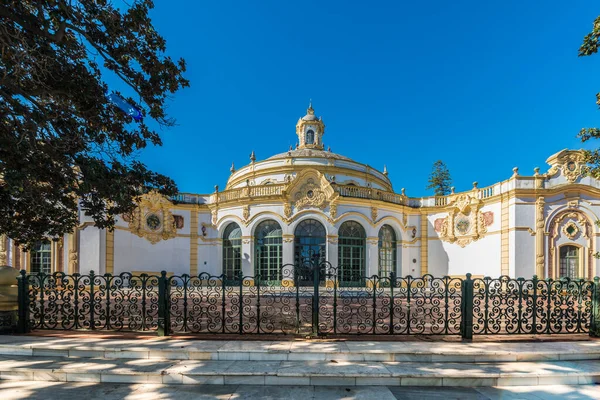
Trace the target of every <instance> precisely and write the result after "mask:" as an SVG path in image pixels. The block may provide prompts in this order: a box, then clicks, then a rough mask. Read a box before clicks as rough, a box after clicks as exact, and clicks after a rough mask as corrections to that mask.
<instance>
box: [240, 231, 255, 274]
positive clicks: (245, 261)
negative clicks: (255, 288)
mask: <svg viewBox="0 0 600 400" xmlns="http://www.w3.org/2000/svg"><path fill="white" fill-rule="evenodd" d="M253 241H254V240H253V238H252V236H242V273H243V275H244V276H254V268H253V265H254V261H253V259H252V245H253V243H252V242H253Z"/></svg>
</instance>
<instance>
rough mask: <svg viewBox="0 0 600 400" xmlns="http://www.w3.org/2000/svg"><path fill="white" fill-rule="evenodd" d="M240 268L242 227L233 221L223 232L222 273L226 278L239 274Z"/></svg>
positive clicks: (232, 277)
mask: <svg viewBox="0 0 600 400" xmlns="http://www.w3.org/2000/svg"><path fill="white" fill-rule="evenodd" d="M241 270H242V229H241V228H240V226H239V225H238V224H236V223H235V222H232V223H230V224H229V225H227V227H225V232H223V274H224V275H225V276H226V277H227V278H228V279H234V278H235V277H237V276H239V273H240V271H241Z"/></svg>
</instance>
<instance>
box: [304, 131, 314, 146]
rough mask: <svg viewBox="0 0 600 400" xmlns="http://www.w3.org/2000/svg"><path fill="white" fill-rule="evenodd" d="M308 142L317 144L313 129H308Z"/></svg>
mask: <svg viewBox="0 0 600 400" xmlns="http://www.w3.org/2000/svg"><path fill="white" fill-rule="evenodd" d="M305 142H306V144H315V132H314V131H313V130H312V129H309V130H307V131H306V140H305Z"/></svg>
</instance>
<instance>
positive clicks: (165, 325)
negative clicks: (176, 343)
mask: <svg viewBox="0 0 600 400" xmlns="http://www.w3.org/2000/svg"><path fill="white" fill-rule="evenodd" d="M167 282H168V279H167V272H166V271H160V277H159V278H158V327H157V332H158V336H169V322H170V317H169V299H168V296H167Z"/></svg>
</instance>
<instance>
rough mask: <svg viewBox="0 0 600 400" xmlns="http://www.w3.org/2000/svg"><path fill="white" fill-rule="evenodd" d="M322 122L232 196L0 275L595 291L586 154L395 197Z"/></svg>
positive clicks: (21, 260)
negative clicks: (523, 284)
mask: <svg viewBox="0 0 600 400" xmlns="http://www.w3.org/2000/svg"><path fill="white" fill-rule="evenodd" d="M324 133H325V124H324V123H323V121H322V120H321V118H317V117H316V116H315V114H314V110H313V108H312V106H311V107H309V108H308V111H307V114H306V115H305V116H304V117H302V118H300V119H299V120H298V123H297V125H296V134H297V135H298V146H297V147H296V149H292V148H290V149H289V150H288V151H287V152H284V153H281V154H276V155H274V156H272V157H269V158H267V159H266V160H263V161H256V160H255V157H254V153H253V154H252V156H251V163H250V164H249V165H246V166H244V167H243V168H240V169H238V170H235V169H234V167H233V166H232V168H231V176H230V177H229V180H228V181H227V185H226V187H225V189H224V190H219V189H218V187H216V188H215V191H214V192H213V193H212V194H204V195H202V194H179V195H177V196H176V197H175V198H173V199H166V198H164V197H162V196H160V195H157V194H156V193H149V194H147V195H146V196H144V198H143V199H142V201H141V202H140V204H139V207H138V208H137V210H136V211H135V212H134V214H133V215H130V216H122V218H120V219H119V220H118V221H117V224H116V226H115V229H114V230H113V231H108V230H102V229H97V228H95V227H94V226H93V223H92V222H91V220H90V219H89V218H88V217H86V216H85V215H84V214H83V213H81V217H80V221H81V224H80V225H79V226H78V228H77V229H76V230H75V232H73V233H72V234H69V235H67V236H65V237H64V238H62V239H61V240H58V241H47V242H42V243H39V245H38V246H37V247H36V249H35V250H34V251H30V252H22V251H20V250H19V248H18V247H16V246H14V245H13V243H12V241H11V240H10V239H6V238H5V239H4V240H0V265H1V264H8V265H11V266H13V267H16V268H26V269H27V270H29V271H33V272H35V271H45V272H54V271H64V272H66V273H74V272H81V273H87V272H89V271H90V270H95V271H96V272H97V273H101V274H103V273H111V274H118V273H121V272H133V273H140V272H158V271H161V270H166V271H168V272H169V273H172V274H184V273H187V274H198V273H200V272H209V273H211V274H215V275H220V274H221V273H225V274H227V275H228V276H232V275H234V274H237V273H239V271H242V273H243V274H244V275H255V274H258V273H260V274H261V276H263V277H264V278H266V279H269V280H275V281H276V280H280V279H281V277H280V274H281V266H282V265H284V264H288V263H294V262H297V261H298V260H299V259H302V258H304V257H307V256H309V255H310V256H311V257H313V258H318V259H321V260H327V261H328V262H330V263H331V265H332V266H333V267H338V266H339V274H340V275H339V278H340V279H342V280H344V279H351V277H352V276H355V275H368V276H370V275H373V274H389V273H390V272H392V271H394V272H395V273H396V274H397V275H400V276H404V275H412V276H422V275H424V274H433V275H435V276H443V275H450V276H462V275H465V274H466V273H467V272H471V273H472V274H473V275H475V276H484V275H485V276H492V277H497V276H500V275H510V276H512V277H515V276H523V277H531V276H532V275H534V274H537V275H538V277H543V278H558V277H562V276H569V277H577V278H591V277H593V276H595V275H597V274H598V273H599V272H598V270H597V268H598V261H597V259H596V258H595V257H594V254H595V253H596V252H597V251H598V244H599V241H598V237H599V236H600V228H599V227H598V225H597V223H596V222H597V221H598V220H599V217H598V216H599V215H600V182H599V181H597V180H595V179H592V178H590V177H588V176H584V175H583V174H582V166H583V165H584V163H583V154H582V153H581V152H580V151H570V150H563V151H560V152H559V153H556V154H555V155H553V156H551V157H550V158H549V159H548V160H547V162H548V164H549V165H550V167H549V169H548V170H547V171H546V172H544V173H541V172H540V171H539V169H537V168H536V170H535V173H534V174H533V176H524V175H520V174H519V171H518V170H517V169H516V168H515V169H514V170H513V174H512V176H511V177H509V178H508V179H507V180H505V181H502V182H499V183H496V184H494V185H492V186H489V187H485V188H479V187H478V186H477V184H476V183H475V184H474V185H473V188H472V189H471V190H469V191H467V192H462V193H452V194H450V195H448V196H443V197H419V198H414V197H407V196H405V194H404V191H403V190H402V191H401V192H400V193H396V192H394V190H393V189H392V183H391V181H390V179H389V178H388V174H387V171H386V170H385V168H384V170H383V171H378V170H376V169H374V168H372V167H370V166H369V165H365V164H361V163H359V162H356V161H354V160H351V159H349V158H347V157H344V156H342V155H339V154H335V153H332V152H331V151H330V150H326V149H324V146H323V134H324Z"/></svg>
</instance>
